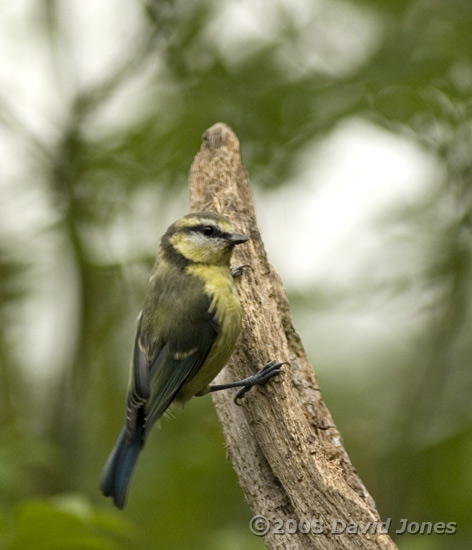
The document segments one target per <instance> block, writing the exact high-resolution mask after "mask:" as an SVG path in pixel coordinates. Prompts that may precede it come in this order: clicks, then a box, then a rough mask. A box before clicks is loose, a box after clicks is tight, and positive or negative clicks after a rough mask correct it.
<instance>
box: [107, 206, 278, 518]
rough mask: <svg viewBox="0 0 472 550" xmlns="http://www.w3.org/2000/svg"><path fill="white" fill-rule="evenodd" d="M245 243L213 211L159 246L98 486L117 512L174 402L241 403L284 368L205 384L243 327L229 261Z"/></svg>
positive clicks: (189, 219)
mask: <svg viewBox="0 0 472 550" xmlns="http://www.w3.org/2000/svg"><path fill="white" fill-rule="evenodd" d="M248 239H249V238H248V237H246V235H243V234H242V233H238V232H236V231H235V228H234V226H233V224H232V223H231V222H230V221H229V220H228V219H227V218H226V217H224V216H222V215H220V214H215V213H212V212H200V213H196V214H189V215H187V216H184V217H183V218H181V219H179V220H177V221H176V222H175V223H173V224H172V225H171V226H170V227H169V228H168V229H167V231H166V232H165V234H164V235H163V237H162V239H161V246H160V249H159V252H158V255H157V259H156V263H155V265H154V267H153V269H152V273H151V277H150V279H149V284H148V290H147V294H146V298H145V301H144V306H143V310H142V312H141V314H140V316H139V319H138V329H137V333H136V339H135V344H134V352H133V356H132V367H131V378H130V386H129V390H128V398H127V407H126V422H125V426H124V427H123V429H122V431H121V433H120V435H119V437H118V440H117V442H116V444H115V447H114V449H113V450H112V452H111V454H110V457H109V458H108V461H107V463H106V465H105V469H104V472H103V475H102V481H101V490H102V492H103V494H104V495H105V496H110V497H112V498H113V501H114V503H115V505H116V506H117V507H118V508H123V507H124V505H125V502H126V498H127V494H128V489H129V485H130V482H131V477H132V475H133V471H134V468H135V465H136V461H137V459H138V456H139V453H140V451H141V449H142V447H143V445H144V443H145V441H146V439H147V437H148V436H149V433H150V431H151V428H152V427H153V425H154V424H155V422H156V421H157V420H158V419H159V418H160V417H161V416H162V415H163V413H164V411H165V410H166V409H167V408H168V407H169V405H170V404H171V403H172V402H179V403H185V402H186V401H188V400H189V399H190V398H191V397H193V396H195V395H204V394H205V393H208V392H209V391H216V390H222V389H227V388H231V387H241V388H242V389H241V390H239V392H238V394H237V397H242V395H243V394H244V393H245V392H246V391H247V390H249V389H250V388H251V387H252V386H254V385H256V384H261V383H264V382H265V381H266V380H268V379H269V378H271V377H272V376H274V375H275V374H277V373H278V372H280V367H281V365H282V363H274V362H271V363H269V364H267V365H266V366H265V367H264V368H263V369H261V370H260V371H258V372H257V373H256V374H255V375H253V376H250V377H249V378H246V379H244V380H241V381H238V382H232V383H230V384H223V385H218V386H210V385H209V384H210V382H211V381H212V380H213V379H214V378H215V376H216V375H217V374H218V372H219V371H220V370H221V369H222V368H223V366H224V365H225V363H226V362H227V360H228V359H229V357H230V355H231V353H232V351H233V348H234V345H235V342H236V339H237V338H238V335H239V331H240V328H241V315H242V313H241V304H240V302H239V297H238V293H237V291H236V287H235V284H234V281H233V274H232V271H231V269H230V259H231V254H232V251H233V248H234V246H235V245H238V244H242V243H244V242H246V241H247V240H248ZM235 271H238V270H237V269H236V270H235Z"/></svg>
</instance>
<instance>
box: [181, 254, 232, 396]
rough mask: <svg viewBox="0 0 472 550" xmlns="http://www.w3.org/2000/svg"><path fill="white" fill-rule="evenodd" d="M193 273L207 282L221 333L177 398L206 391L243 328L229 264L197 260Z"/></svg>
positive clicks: (206, 285)
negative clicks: (215, 264) (203, 262)
mask: <svg viewBox="0 0 472 550" xmlns="http://www.w3.org/2000/svg"><path fill="white" fill-rule="evenodd" d="M187 270H188V272H189V273H191V274H192V275H194V276H196V277H198V278H199V279H201V280H202V281H203V282H204V285H205V286H204V288H205V293H206V294H207V295H208V296H209V297H210V300H211V301H210V308H209V310H210V312H211V313H212V314H213V315H214V316H215V319H216V320H217V321H218V325H219V327H218V336H217V337H216V339H215V342H214V343H213V346H212V348H211V350H210V353H209V354H208V357H207V358H206V360H205V362H204V363H203V365H202V366H201V368H200V370H199V371H198V373H197V374H196V375H195V376H194V377H193V378H192V379H191V380H189V382H188V383H186V384H185V385H184V386H183V387H182V389H181V391H180V392H179V395H178V396H177V399H178V400H179V401H187V400H188V399H190V398H191V397H192V396H194V395H197V394H199V393H204V392H205V390H206V388H207V386H208V384H210V382H211V381H212V380H213V379H214V378H215V377H216V375H217V374H218V373H219V372H220V370H221V369H222V368H223V367H224V365H225V364H226V362H227V361H228V359H229V357H230V355H231V353H232V352H233V348H234V345H235V343H236V340H237V338H238V336H239V332H240V330H241V318H242V311H241V304H240V301H239V296H238V293H237V291H236V287H235V285H234V281H233V277H232V276H231V273H230V270H229V268H228V267H226V266H214V265H205V264H194V265H191V266H189V267H187Z"/></svg>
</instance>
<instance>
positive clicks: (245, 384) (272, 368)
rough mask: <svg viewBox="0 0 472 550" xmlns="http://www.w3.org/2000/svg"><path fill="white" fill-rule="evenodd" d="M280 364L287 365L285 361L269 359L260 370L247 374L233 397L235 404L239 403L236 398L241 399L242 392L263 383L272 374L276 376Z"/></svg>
mask: <svg viewBox="0 0 472 550" xmlns="http://www.w3.org/2000/svg"><path fill="white" fill-rule="evenodd" d="M282 365H288V363H287V361H279V362H277V361H270V362H269V363H267V364H266V365H264V366H263V367H262V369H261V370H259V371H257V372H256V373H255V374H253V375H252V376H249V377H248V378H246V379H244V380H242V381H241V382H242V384H241V385H242V388H241V389H240V390H238V392H237V393H236V395H235V397H234V402H235V403H236V405H240V403H238V400H239V399H241V398H242V397H243V396H244V394H245V393H246V392H248V391H249V390H250V389H251V388H252V387H253V386H260V385H262V384H265V383H266V382H267V381H268V380H270V379H271V378H272V377H273V376H277V374H280V370H281V368H282Z"/></svg>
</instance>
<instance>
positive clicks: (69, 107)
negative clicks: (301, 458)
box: [0, 0, 472, 550]
mask: <svg viewBox="0 0 472 550" xmlns="http://www.w3.org/2000/svg"><path fill="white" fill-rule="evenodd" d="M130 2H131V0H130ZM109 4H113V2H112V0H110V2H109ZM123 4H126V2H123V1H122V2H119V3H118V2H117V5H116V9H117V10H119V9H120V6H122V5H123ZM133 4H136V3H133ZM222 4H224V3H219V2H216V1H214V2H212V1H210V0H208V1H199V2H187V1H183V0H182V1H176V2H172V1H167V2H166V1H159V2H158V1H155V2H152V1H148V2H138V3H137V7H136V5H135V6H134V11H133V13H134V14H135V17H134V19H133V20H132V22H130V31H129V32H130V34H131V35H132V38H133V40H132V47H129V48H126V49H125V50H123V51H122V53H121V55H120V56H119V58H117V59H110V62H109V63H108V65H107V66H106V67H105V69H103V68H102V70H101V71H99V73H98V74H97V75H95V78H93V79H90V80H89V81H87V82H85V81H84V80H83V79H81V73H80V70H79V68H78V62H77V56H76V53H77V52H80V51H81V50H82V49H86V47H87V44H86V43H85V42H80V40H79V41H78V42H77V43H75V46H74V47H72V45H71V43H72V42H71V40H70V34H71V28H72V26H73V23H74V21H73V19H74V18H73V15H72V12H69V11H68V9H67V7H65V3H61V2H54V1H46V0H44V1H39V0H38V1H31V2H29V3H28V6H29V7H28V9H27V10H26V11H25V14H24V18H25V19H24V21H23V23H22V25H23V26H22V28H23V29H27V30H28V32H25V34H24V37H22V36H21V32H20V29H10V34H11V35H12V36H15V37H16V40H18V41H20V42H22V45H23V47H24V49H25V51H26V52H31V54H33V53H34V52H35V51H36V53H37V51H41V52H42V56H43V59H44V60H45V63H46V64H47V66H48V70H49V71H50V74H51V85H52V86H54V87H55V90H56V93H57V98H56V99H54V101H55V102H56V103H55V105H57V111H56V112H55V116H54V117H51V118H50V119H49V120H42V122H41V125H42V126H41V125H40V126H41V128H43V129H44V128H47V131H43V130H38V129H37V128H33V127H32V125H31V124H27V123H26V122H25V120H24V118H23V117H22V116H21V106H19V105H18V104H16V103H15V98H14V97H12V95H11V94H10V92H9V89H8V87H4V88H3V90H2V91H0V115H1V116H0V125H1V139H2V140H4V141H5V142H6V143H8V144H9V145H11V146H14V147H15V151H16V155H15V157H14V162H13V165H14V166H16V168H17V169H13V170H6V171H5V173H4V175H3V176H2V187H1V188H0V198H1V201H0V202H1V207H0V214H2V215H1V217H2V222H1V223H0V299H1V302H0V362H1V368H0V403H1V409H0V548H2V549H4V550H14V549H15V550H16V549H18V550H27V549H30V548H31V549H34V550H40V549H43V548H44V549H48V550H50V549H54V548H57V549H61V550H68V549H84V550H85V549H97V550H100V549H104V550H105V549H107V550H108V549H110V550H111V549H113V550H114V549H116V550H118V549H132V548H133V549H140V548H153V547H155V548H167V549H169V550H183V549H191V548H207V549H215V550H216V549H220V548H225V549H228V550H231V549H233V548H234V549H236V548H246V549H260V548H263V547H264V545H263V542H262V540H260V539H258V538H256V537H255V536H253V535H251V533H250V531H249V528H248V522H249V519H250V517H251V515H252V514H251V512H250V510H249V509H248V508H247V505H246V504H245V502H244V498H243V495H242V492H241V490H240V489H239V486H238V482H237V479H236V476H235V474H234V472H233V471H232V468H231V464H230V463H229V462H228V461H227V460H226V458H225V450H224V441H223V437H222V434H221V429H220V426H219V424H218V422H217V420H216V415H215V412H214V409H213V405H212V402H211V399H210V398H205V399H201V400H193V401H191V402H190V403H189V404H188V405H187V406H186V407H185V409H184V410H182V411H180V410H175V411H174V416H175V418H173V419H167V418H166V419H163V421H162V422H161V427H160V429H157V430H155V433H154V434H153V436H152V437H151V438H150V440H149V442H148V444H147V446H146V449H145V452H144V453H143V455H142V457H141V459H140V462H139V466H138V469H137V472H136V475H135V478H134V481H133V485H132V489H131V494H130V498H129V502H128V506H127V508H126V509H125V511H124V512H118V511H117V510H115V509H113V508H112V506H111V504H110V502H109V501H108V500H105V499H104V498H103V497H102V496H101V494H100V493H99V491H98V483H99V476H100V472H101V469H102V466H103V463H104V461H105V459H106V457H107V455H108V453H109V451H110V449H111V447H112V445H113V444H114V441H115V438H116V436H117V434H118V432H119V430H120V427H121V424H122V420H123V415H124V400H125V391H126V384H127V379H128V366H129V358H130V354H131V348H132V344H133V339H134V330H135V320H136V317H137V314H138V312H139V309H140V307H141V303H142V299H143V296H144V292H145V287H146V281H147V277H148V274H149V269H150V266H151V265H152V261H153V257H154V254H155V252H156V249H157V243H158V238H159V236H160V235H161V233H162V232H163V231H164V229H165V228H166V226H167V225H168V224H169V223H170V222H171V221H173V219H174V218H177V217H178V216H180V215H182V214H184V213H185V212H186V211H187V209H188V197H187V193H188V192H187V174H188V170H189V166H190V163H191V161H192V159H193V156H194V154H195V153H196V152H197V151H198V149H199V147H200V138H201V134H202V132H203V131H204V130H205V129H206V128H208V127H209V126H210V125H212V124H213V123H215V122H217V121H224V122H226V123H227V124H229V125H230V126H231V127H232V128H233V129H234V130H235V131H236V133H237V134H238V137H239V139H240V141H241V143H242V152H243V161H244V163H245V165H246V167H247V168H248V170H249V175H250V178H251V182H252V185H253V187H254V189H255V191H256V196H257V201H258V210H259V211H262V212H264V216H267V217H270V215H271V214H270V212H268V211H264V204H265V202H264V201H265V199H269V198H270V200H271V201H272V203H273V201H274V200H275V201H276V200H277V196H278V193H280V192H281V190H282V189H284V188H286V186H288V185H290V184H291V182H293V181H295V180H296V179H297V176H298V175H299V171H300V162H301V160H300V159H301V158H302V154H306V150H307V147H309V146H311V145H313V144H317V143H322V142H323V140H324V139H325V138H326V137H327V136H328V135H329V134H330V132H332V131H333V130H334V129H336V128H339V127H340V126H341V125H342V124H343V123H344V122H345V121H346V120H349V118H350V117H358V118H360V119H362V120H364V121H368V122H369V123H370V124H372V125H375V126H377V127H379V128H382V129H383V130H385V131H387V132H390V133H392V134H394V135H396V136H399V137H401V138H404V139H405V140H408V141H409V142H413V143H415V144H417V145H418V146H419V147H421V148H422V150H424V151H426V152H427V153H428V154H429V155H431V156H432V157H434V158H435V159H436V160H437V162H438V166H440V167H441V169H440V170H439V171H438V174H437V177H436V179H435V181H434V182H431V185H430V186H428V188H427V189H426V190H425V191H424V192H422V193H421V194H420V196H418V197H417V199H416V200H415V201H414V203H410V204H408V205H401V204H400V205H398V207H396V208H395V209H392V211H391V212H389V215H388V216H385V217H382V219H381V220H378V225H377V230H378V231H379V233H382V234H384V235H385V239H384V245H385V250H383V252H385V253H386V252H388V251H391V247H394V246H395V247H396V248H395V250H396V251H398V258H399V259H398V265H397V267H398V266H399V267H398V268H397V269H392V270H385V271H383V272H382V273H381V274H377V275H376V274H375V273H374V274H373V273H372V272H368V271H366V273H365V274H364V276H362V277H359V278H356V279H355V280H350V281H349V282H346V283H345V284H334V283H333V282H332V281H329V280H326V281H325V282H318V281H315V282H314V283H313V284H312V285H303V286H299V287H297V286H295V285H294V286H293V287H291V286H289V287H288V292H289V297H290V300H291V304H292V307H293V315H294V318H295V324H296V326H297V328H298V329H299V331H300V333H301V336H302V339H303V340H304V344H305V346H306V347H307V349H308V354H309V357H310V360H311V363H312V364H313V366H314V368H315V370H316V372H317V374H318V377H319V380H320V384H321V388H322V391H323V396H324V399H325V401H326V402H327V404H328V407H329V409H330V411H331V412H332V414H333V416H334V419H335V422H336V423H337V425H338V426H339V429H340V431H341V433H342V434H343V438H344V442H345V447H346V449H347V451H348V453H349V455H350V457H351V460H352V462H353V464H354V465H355V467H356V469H357V471H358V473H359V475H360V477H361V479H362V480H363V481H364V483H365V485H366V487H367V488H368V490H369V492H370V493H371V494H372V496H373V497H374V499H375V501H376V503H377V506H378V509H379V511H380V514H381V516H382V518H383V519H386V518H392V525H393V528H397V527H399V526H400V519H401V518H407V519H409V520H410V521H416V522H422V521H428V522H439V521H441V522H446V523H447V522H456V523H457V532H456V533H455V534H454V535H434V534H433V535H415V536H413V535H403V536H397V537H395V540H396V543H397V544H398V545H399V547H400V548H402V549H407V550H430V549H432V550H441V549H448V548H454V549H461V548H464V549H465V548H469V547H470V541H471V539H472V516H471V513H470V510H471V509H472V491H471V487H472V474H471V472H472V469H471V466H470V456H471V454H472V408H471V405H470V402H471V394H472V393H471V392H472V369H471V359H472V338H471V335H472V331H471V328H472V327H471V321H472V319H471V297H472V293H471V290H472V289H471V285H472V277H471V260H472V243H471V230H470V229H471V207H472V177H471V176H472V154H471V151H472V120H471V113H472V108H471V97H472V95H471V91H472V3H471V2H469V1H468V0H462V1H461V0H431V1H420V0H417V1H401V0H375V1H374V0H364V1H362V0H357V1H355V0H351V1H348V0H345V1H343V2H339V1H337V0H333V1H331V2H322V1H320V2H313V3H310V2H307V3H306V5H305V8H304V11H303V16H299V15H298V16H295V15H296V13H298V12H296V10H295V8H294V7H293V6H291V4H290V3H283V2H278V3H277V2H275V3H271V2H267V3H265V4H259V3H254V8H253V9H256V8H257V9H258V10H259V11H260V12H261V13H262V14H263V16H264V17H266V18H267V21H268V24H269V25H270V32H269V31H264V30H263V29H262V30H260V32H259V31H258V32H255V33H253V34H252V35H251V36H250V37H247V38H245V39H244V40H242V41H241V42H240V44H239V46H238V47H231V38H230V37H227V36H226V30H225V29H220V28H219V26H218V25H219V23H218V22H219V21H220V20H219V19H218V16H219V14H220V13H221V11H222V10H223V6H222ZM231 4H232V5H233V6H234V5H237V4H238V2H233V3H231ZM297 4H299V3H297ZM248 6H249V8H248V9H252V8H251V7H250V4H248V5H246V8H247V7H248ZM2 9H4V10H5V9H6V8H5V7H4V8H2ZM265 10H266V11H267V10H269V11H267V13H266V14H265V13H264V11H265ZM100 16H101V15H100V12H99V10H97V13H96V14H94V13H93V11H91V17H92V18H94V17H96V18H97V19H98V18H100ZM264 17H262V19H264ZM234 24H235V25H237V23H236V22H235V23H234ZM220 30H221V35H220V33H219V31H220ZM16 31H18V32H16ZM352 35H353V36H354V39H355V40H354V42H355V43H356V44H358V45H360V46H359V48H358V51H357V53H356V50H355V49H354V50H353V51H350V52H349V55H344V53H343V52H345V50H346V48H347V49H349V37H350V36H351V38H352ZM225 39H227V40H226V42H225ZM356 41H357V42H356ZM228 44H229V46H228ZM74 48H75V49H74ZM87 55H90V56H92V57H93V52H90V48H89V50H88V54H87ZM313 59H314V60H315V61H313ZM309 60H312V61H313V62H310V61H309ZM17 70H18V71H20V72H21V71H23V70H24V68H23V67H22V66H21V64H19V65H18V68H17ZM143 82H144V84H143ZM137 83H140V86H137ZM133 86H137V87H138V88H139V92H138V91H137V92H136V94H135V95H133ZM120 94H121V95H120ZM123 94H125V95H126V94H127V95H126V98H127V100H126V101H124V102H123V101H122V102H121V103H119V101H118V99H119V98H120V97H123ZM117 98H118V99H117ZM117 102H118V103H117ZM117 104H118V105H119V107H116V105H117ZM113 106H115V107H114V108H113ZM19 168H21V170H19ZM375 169H376V170H378V178H379V181H381V180H382V167H379V166H377V167H375ZM339 200H340V201H341V200H342V197H340V199H339ZM25 212H27V213H28V212H29V214H28V215H27V216H26V215H25ZM287 215H288V216H290V213H288V214H287ZM292 215H293V217H291V218H289V223H290V224H295V225H296V223H297V213H296V212H293V213H292ZM22 216H26V217H25V219H24V221H23V217H22ZM12 220H14V222H15V223H13V221H12ZM299 231H300V232H302V231H303V227H300V228H299ZM392 235H393V236H392ZM263 238H264V235H263ZM313 239H314V241H315V244H316V236H314V237H313ZM392 239H393V240H395V239H396V240H395V245H394V244H393V241H392ZM399 243H400V244H399ZM402 243H403V244H405V243H408V244H411V243H414V245H415V246H414V251H415V254H414V257H411V254H410V255H409V254H402ZM405 246H406V245H405ZM409 250H410V249H409ZM313 253H315V252H313V251H312V250H309V251H308V250H307V254H309V255H311V254H313ZM301 261H303V259H302V260H301ZM380 261H381V260H380ZM277 267H279V266H277V265H276V268H277ZM282 267H283V266H280V270H281V271H283V269H282ZM364 311H376V312H377V313H378V315H379V317H381V318H383V319H385V323H386V324H387V323H388V321H389V320H390V319H391V318H394V319H395V320H396V321H395V323H396V326H397V328H396V332H395V334H396V336H395V337H393V338H383V339H382V338H378V337H377V335H376V334H375V333H373V334H372V337H371V338H369V337H366V335H365V333H364V335H363V337H362V338H360V339H358V340H356V337H355V335H354V336H353V337H352V338H351V339H350V340H349V342H347V343H346V334H345V332H344V331H343V330H341V329H340V327H341V326H342V325H341V324H336V323H334V324H332V325H331V328H328V329H325V332H323V342H322V343H320V342H318V343H317V329H319V328H320V327H323V326H324V320H325V319H326V318H328V317H329V316H330V315H331V316H332V315H335V314H337V315H339V316H345V317H346V318H349V317H350V316H351V317H352V318H355V317H356V315H359V314H361V313H362V312H364ZM46 322H47V323H49V324H48V326H53V327H56V330H57V332H56V333H55V334H56V337H54V338H50V337H49V339H47V338H46V336H45V333H44V332H42V328H41V327H43V326H44V323H46ZM402 325H403V326H404V327H407V329H406V330H402V329H401V327H402ZM326 334H328V337H327V338H326V339H324V337H325V336H326ZM43 339H45V342H43V343H42V344H41V342H42V340H43ZM38 342H39V344H38ZM338 346H339V347H338ZM333 349H335V350H336V353H332V352H330V350H331V351H332V350H333ZM392 534H393V535H394V533H393V532H392ZM394 536H395V535H394Z"/></svg>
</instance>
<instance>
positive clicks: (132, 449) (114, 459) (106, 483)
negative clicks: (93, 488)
mask: <svg viewBox="0 0 472 550" xmlns="http://www.w3.org/2000/svg"><path fill="white" fill-rule="evenodd" d="M142 434H143V427H142V426H139V425H138V426H137V429H136V430H135V433H134V435H133V437H132V439H128V438H127V437H126V427H124V428H123V429H122V430H121V433H120V435H119V437H118V440H117V442H116V444H115V446H114V448H113V450H112V452H111V454H110V456H109V458H108V460H107V463H106V464H105V468H104V470H103V474H102V480H101V483H100V489H101V490H102V493H103V494H104V495H105V496H106V497H112V498H113V502H114V503H115V506H117V507H118V508H120V510H121V509H123V507H124V505H125V502H126V497H127V495H128V489H129V485H130V483H131V478H132V476H133V472H134V468H135V466H136V462H137V460H138V456H139V453H140V451H141V448H142V445H143V441H142Z"/></svg>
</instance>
